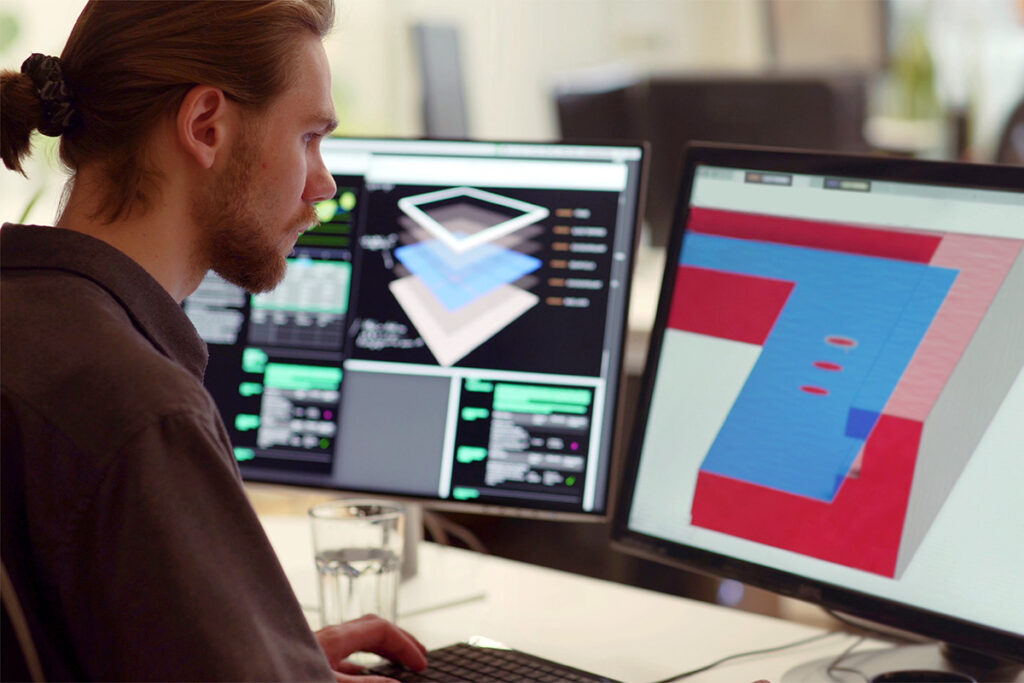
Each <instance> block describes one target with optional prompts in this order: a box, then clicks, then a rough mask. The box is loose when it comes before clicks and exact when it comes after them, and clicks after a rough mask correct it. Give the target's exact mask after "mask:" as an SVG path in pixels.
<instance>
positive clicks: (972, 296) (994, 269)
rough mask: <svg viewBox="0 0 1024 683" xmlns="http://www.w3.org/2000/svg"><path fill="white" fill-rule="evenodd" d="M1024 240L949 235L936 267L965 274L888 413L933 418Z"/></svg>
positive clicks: (937, 253) (952, 290)
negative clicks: (941, 397)
mask: <svg viewBox="0 0 1024 683" xmlns="http://www.w3.org/2000/svg"><path fill="white" fill-rule="evenodd" d="M1022 246H1024V241H1021V240H1014V239H1007V238H1001V237H983V236H979V235H946V236H945V237H943V238H942V242H941V243H940V244H939V248H938V249H936V250H935V255H934V256H933V257H932V260H931V263H930V265H933V266H939V267H942V268H956V269H958V270H959V271H960V273H959V275H957V278H956V280H955V281H954V282H953V286H952V287H951V288H950V290H949V293H948V294H947V295H946V300H945V302H943V304H942V308H940V309H939V312H938V314H936V316H935V319H934V320H933V321H932V325H931V327H930V328H929V329H928V332H927V334H925V336H924V339H922V340H921V343H920V345H918V347H917V351H916V352H915V353H914V357H913V358H912V359H911V360H910V364H909V365H908V366H907V369H906V371H905V372H904V373H903V377H902V378H901V379H900V382H899V384H898V385H897V386H896V390H895V391H894V392H893V395H892V396H891V397H890V399H889V403H888V405H887V406H886V408H885V412H886V413H888V414H890V415H896V416H899V417H905V418H907V419H910V420H924V419H925V418H926V417H928V413H929V412H930V411H931V409H932V406H933V405H934V404H935V401H936V400H938V398H939V394H940V393H942V389H943V388H944V387H945V386H946V383H947V382H948V381H949V378H950V376H951V375H952V374H953V369H954V368H955V367H956V364H957V363H958V362H959V361H960V357H961V356H962V355H963V354H964V351H965V350H966V349H967V345H968V343H970V341H971V338H972V337H973V336H974V333H975V331H977V329H978V325H980V324H981V321H982V319H983V318H984V317H985V313H986V312H987V311H988V307H989V306H990V305H991V304H992V299H994V298H995V295H996V292H997V291H999V288H1000V287H1001V286H1002V284H1003V280H1005V279H1006V275H1007V274H1008V273H1009V272H1010V268H1011V266H1012V265H1013V263H1014V261H1015V260H1016V259H1017V255H1018V254H1019V253H1020V250H1021V248H1022Z"/></svg>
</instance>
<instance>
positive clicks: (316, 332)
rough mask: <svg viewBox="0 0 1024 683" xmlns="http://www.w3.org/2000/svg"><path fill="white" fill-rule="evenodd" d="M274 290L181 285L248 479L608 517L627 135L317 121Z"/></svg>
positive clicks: (640, 155)
mask: <svg viewBox="0 0 1024 683" xmlns="http://www.w3.org/2000/svg"><path fill="white" fill-rule="evenodd" d="M322 152H323V157H324V161H325V163H326V164H327V167H328V169H329V170H330V171H331V173H332V174H333V176H334V178H335V181H336V182H337V186H338V190H337V193H336V196H335V197H334V198H333V199H331V200H329V201H324V202H322V203H320V204H319V205H318V206H317V212H318V214H319V217H320V220H321V221H322V222H321V224H320V225H319V226H318V227H316V228H314V229H312V230H310V231H308V232H306V233H305V234H304V235H302V237H300V238H299V240H298V243H297V245H296V247H295V251H294V253H293V254H292V255H291V257H290V258H289V261H288V269H287V274H286V275H285V278H284V280H283V282H282V283H281V284H280V285H278V287H277V288H276V289H274V290H273V291H271V292H268V293H265V294H256V295H249V294H246V293H245V292H243V291H242V290H241V289H239V288H238V287H235V286H234V285H231V284H228V283H226V282H225V281H224V280H222V279H221V278H220V277H218V276H217V275H215V274H212V273H211V274H210V275H208V276H207V277H206V279H205V280H204V281H203V283H202V284H201V285H200V287H199V288H198V290H197V291H196V292H195V294H193V295H192V296H191V297H189V298H188V299H187V300H186V301H185V303H184V306H185V311H186V313H187V314H188V315H189V316H190V318H191V319H192V321H193V322H194V323H195V325H196V327H197V329H198V330H199V332H200V334H201V336H202V337H203V338H204V339H205V340H206V341H207V343H208V345H209V349H210V361H209V366H208V368H207V372H206V386H207V387H208V389H209V390H210V392H211V393H212V395H213V397H214V399H215V401H216V403H217V405H218V406H219V407H220V409H221V411H222V413H223V417H224V421H225V423H226V425H227V428H228V432H229V435H230V437H231V440H232V443H233V445H234V449H235V455H236V456H237V458H238V461H239V464H240V467H241V471H242V475H243V477H244V478H245V479H247V480H250V481H261V482H274V483H283V484H294V485H302V486H310V487H321V488H329V489H341V490H345V491H352V492H365V493H372V494H381V495H387V496H398V497H407V498H411V499H418V500H422V501H428V502H431V503H433V504H434V505H433V507H440V508H445V507H450V508H452V509H457V510H473V511H484V512H490V513H495V514H513V515H523V516H536V517H542V518H571V519H580V520H584V519H587V520H595V521H596V520H600V519H602V518H606V516H607V498H608V480H609V476H610V473H611V445H612V440H613V436H614V434H615V426H616V425H615V423H616V414H617V410H616V408H617V401H616V399H617V396H618V389H619V383H620V382H619V380H620V371H621V362H622V354H623V344H624V339H625V331H626V330H625V328H626V320H627V306H628V302H629V292H630V278H631V269H632V262H633V252H634V246H635V243H636V229H635V226H636V224H637V220H638V217H637V214H638V211H639V210H640V198H641V196H642V195H641V190H642V172H643V168H644V150H643V147H642V146H638V145H626V144H609V145H560V144H544V143H537V144H531V143H521V142H515V143H501V142H467V141H438V140H402V139H340V138H339V139H328V140H325V141H324V142H323V147H322Z"/></svg>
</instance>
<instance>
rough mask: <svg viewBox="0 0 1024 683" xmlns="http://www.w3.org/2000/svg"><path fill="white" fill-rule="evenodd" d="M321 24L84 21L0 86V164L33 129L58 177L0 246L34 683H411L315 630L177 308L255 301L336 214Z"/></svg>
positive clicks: (6, 416)
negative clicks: (328, 209) (367, 664)
mask: <svg viewBox="0 0 1024 683" xmlns="http://www.w3.org/2000/svg"><path fill="white" fill-rule="evenodd" d="M333 11H334V8H333V4H332V0H269V1H267V2H234V1H232V0H228V1H222V2H184V1H176V0H168V1H157V0H150V1H148V2H131V1H123V0H122V1H114V0H92V1H91V2H90V3H89V4H88V5H87V7H86V8H85V10H84V11H83V12H82V15H81V16H80V17H79V19H78V22H77V23H76V25H75V27H74V30H73V31H72V34H71V36H70V38H69V39H68V43H67V45H66V47H65V49H64V51H63V53H62V55H61V58H60V59H56V58H52V57H45V56H42V55H33V56H32V57H30V58H29V59H28V60H26V62H25V64H24V65H23V67H22V72H21V73H15V72H4V73H3V74H2V82H0V99H2V101H0V110H2V116H3V128H2V131H0V138H2V139H0V143H2V144H0V152H2V156H3V159H4V162H5V164H6V165H7V166H8V167H9V168H13V169H16V170H20V161H21V159H22V158H23V156H24V155H25V154H26V153H27V152H28V150H29V144H30V137H29V136H30V134H31V133H32V131H33V130H34V129H36V128H38V129H39V130H40V131H41V132H43V133H45V134H48V135H60V136H61V158H62V160H63V161H64V162H65V164H66V165H67V166H68V167H69V168H70V169H71V172H72V178H71V180H70V181H69V191H68V192H67V193H66V203H65V205H64V207H63V209H62V211H61V212H60V216H59V218H58V220H57V222H56V226H55V227H39V226H15V225H7V226H5V227H4V228H3V230H2V231H0V256H2V277H3V280H2V288H0V292H2V304H0V314H2V328H0V329H2V335H3V339H2V345H0V349H2V351H0V353H2V358H0V367H2V383H0V384H2V395H0V398H2V418H3V423H2V432H0V434H2V450H0V454H2V465H3V470H2V486H3V491H2V506H3V509H2V519H3V523H2V531H3V538H2V540H3V546H2V553H3V554H2V560H3V568H4V577H3V578H4V605H5V611H6V612H7V614H10V615H11V621H12V622H15V623H14V631H16V632H17V631H19V629H20V635H21V636H22V637H21V638H19V639H18V645H19V647H21V649H22V651H23V652H25V654H26V661H27V663H28V664H29V665H30V673H36V674H38V673H40V672H38V670H37V669H38V668H39V667H36V666H35V663H36V660H38V664H39V665H41V669H42V672H41V674H42V675H43V676H45V677H47V678H55V679H74V680H86V679H103V680H117V679H129V680H150V679H160V680H186V679H193V680H196V679H198V680H214V679H230V680H267V679H278V680H332V679H334V678H337V679H338V680H346V679H348V678H349V675H351V674H355V673H356V672H357V667H355V666H353V665H351V664H350V663H348V662H346V661H345V658H346V657H347V656H348V655H349V654H350V653H352V652H354V651H357V650H371V651H375V652H378V653H380V654H382V655H385V656H387V657H390V658H392V659H396V660H398V661H401V662H403V663H404V664H406V665H407V666H409V667H411V668H415V669H422V668H424V667H425V666H426V659H425V656H424V649H423V647H422V646H421V645H420V644H419V643H418V642H417V641H416V640H415V639H414V638H412V637H411V636H410V635H408V634H407V633H405V632H404V631H402V630H400V629H398V628H397V627H395V626H393V625H392V624H389V623H387V622H385V621H383V620H381V619H379V618H376V617H371V618H364V619H361V620H357V621H355V622H349V623H347V624H343V625H340V626H333V627H329V628H327V629H324V630H322V631H319V632H318V633H316V634H313V633H311V632H310V630H309V628H308V627H307V626H306V622H305V619H304V617H303V615H302V612H301V609H300V607H299V605H298V604H297V602H296V600H295V597H294V595H293V593H292V592H291V589H290V587H289V585H288V583H287V580H286V578H285V576H284V573H283V572H282V570H281V568H280V565H279V564H278V562H277V559H276V557H275V555H274V553H273V550H272V548H271V547H270V545H269V543H268V541H267V539H266V537H265V535H264V534H263V531H262V528H261V527H260V524H259V521H258V519H257V518H256V516H255V514H254V512H253V510H252V508H251V507H250V506H249V503H248V500H247V498H246V496H245V491H244V489H243V487H242V484H241V480H240V478H239V473H238V468H237V465H236V464H235V461H234V458H233V456H232V452H231V447H230V443H229V440H228V437H227V433H226V431H225V429H224V426H223V424H222V423H221V421H220V418H219V416H218V413H217V411H216V409H215V406H214V405H213V402H212V400H211V399H210V397H209V394H207V393H206V391H205V390H204V388H203V387H202V384H201V380H202V375H203V372H204V369H205V365H206V359H207V351H206V347H205V345H204V344H203V342H202V341H201V340H200V338H199V337H198V336H197V334H196V332H195V330H194V328H193V327H192V326H191V324H190V322H189V321H188V319H187V318H186V317H185V315H184V314H183V312H182V310H181V307H180V302H181V301H182V299H184V298H185V297H186V296H187V295H189V294H190V293H191V292H192V291H194V290H195V288H196V287H197V286H198V284H199V282H200V281H201V279H202V278H203V276H204V275H205V273H206V272H207V271H208V270H210V269H212V270H215V271H216V272H218V273H219V274H220V275H222V276H223V277H225V278H226V279H228V280H230V281H232V282H234V283H236V284H238V285H241V286H243V287H246V288H247V289H249V290H250V291H264V290H267V289H270V288H272V287H273V286H274V285H275V284H277V282H278V281H280V279H281V278H282V276H283V274H284V269H285V257H286V256H287V254H288V253H289V252H290V251H291V249H292V247H293V245H294V244H295V240H296V239H297V237H298V235H299V234H300V233H301V231H302V230H303V229H305V228H307V227H309V226H310V224H311V223H313V222H314V220H315V214H314V211H313V205H314V203H315V202H317V201H319V200H323V199H326V198H329V197H331V196H333V194H334V191H335V186H334V181H333V179H332V178H331V176H330V174H329V173H328V172H327V170H326V168H325V167H324V165H323V162H322V159H321V158H320V151H319V142H320V139H321V138H322V137H323V136H325V135H326V134H328V133H329V132H330V131H331V130H332V129H333V128H334V127H335V120H334V118H335V117H334V109H333V105H332V100H331V93H330V74H329V70H328V64H327V57H326V54H325V52H324V48H323V45H322V39H323V37H324V35H325V34H326V33H327V31H328V30H329V29H330V27H331V24H332V22H333ZM15 598H16V602H17V603H19V605H20V607H21V608H23V609H22V610H19V609H17V607H16V606H15V607H12V608H11V609H8V607H9V606H10V605H12V604H13V603H14V602H15ZM5 618H6V615H5ZM9 647H11V644H10V643H8V642H7V641H6V640H5V642H4V657H3V660H4V662H5V669H6V665H7V663H8V662H9V661H10V660H12V659H13V657H12V656H11V651H10V650H9V649H8V648H9ZM325 655H326V656H325ZM31 669H35V670H34V671H33V670H31ZM332 669H333V671H332ZM7 673H8V672H7V671H5V678H7V677H8V676H7ZM359 680H361V681H366V680H373V679H372V678H360V679H359Z"/></svg>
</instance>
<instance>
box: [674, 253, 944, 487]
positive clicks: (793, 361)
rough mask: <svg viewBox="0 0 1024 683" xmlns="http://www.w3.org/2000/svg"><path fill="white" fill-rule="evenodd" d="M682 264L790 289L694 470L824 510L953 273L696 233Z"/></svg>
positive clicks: (925, 328)
mask: <svg viewBox="0 0 1024 683" xmlns="http://www.w3.org/2000/svg"><path fill="white" fill-rule="evenodd" d="M682 263H683V264H685V265H691V266H697V267H702V268H711V269H715V270H721V271H725V272H733V273H742V274H747V275H755V276H759V277H768V278H775V279H781V280H789V281H792V282H795V283H796V284H795V286H794V288H793V292H792V293H791V294H790V297H789V299H788V301H787V302H786V306H785V308H783V310H782V312H781V313H780V315H779V318H778V320H777V321H776V323H775V327H774V328H773V330H772V333H771V334H770V335H769V337H768V338H767V339H766V340H765V343H764V345H763V347H762V352H761V355H760V357H759V359H758V361H757V363H756V364H755V365H754V368H753V370H752V371H751V373H750V376H749V377H748V378H747V382H746V384H745V385H744V386H743V389H742V390H741V391H740V394H739V396H738V397H737V399H736V402H735V403H734V404H733V407H732V410H731V411H730V413H729V415H728V416H727V417H726V419H725V422H724V423H723V425H722V427H721V429H720V430H719V433H718V435H717V437H716V439H715V441H714V443H713V444H712V447H711V449H710V451H709V452H708V455H707V457H706V458H705V460H704V463H703V465H702V468H701V469H703V470H705V471H708V472H713V473H716V474H720V475H723V476H728V477H732V478H735V479H739V480H742V481H748V482H751V483H756V484H760V485H762V486H767V487H771V488H775V489H779V490H782V491H788V492H790V493H794V494H797V495H802V496H806V497H810V498H815V499H819V500H824V501H831V500H832V499H833V498H834V497H835V494H836V493H837V492H838V489H839V486H840V485H841V484H842V482H843V479H844V478H845V476H846V473H847V472H848V471H849V469H850V466H851V465H852V464H853V461H854V460H855V459H856V457H857V454H858V452H860V450H861V448H862V447H863V445H864V441H865V440H866V439H867V437H868V436H869V435H870V432H871V429H872V428H873V426H874V423H875V422H876V421H877V415H878V414H879V413H881V412H882V410H883V408H884V407H885V404H886V403H887V402H888V400H889V397H890V396H891V395H892V392H893V390H894V389H895V387H896V384H897V383H898V382H899V380H900V377H901V376H902V375H903V372H904V370H905V369H906V367H907V365H908V363H909V362H910V359H911V358H912V356H913V355H914V352H915V351H916V349H917V346H918V344H919V343H920V342H921V339H922V338H923V337H924V335H925V333H926V332H927V330H928V327H929V326H930V324H931V321H932V319H933V318H934V317H935V314H936V313H937V312H938V310H939V308H940V307H941V305H942V302H943V301H944V300H945V297H946V294H947V293H948V291H949V288H950V287H951V286H952V284H953V281H954V280H955V279H956V275H957V272H958V271H956V270H953V269H949V268H938V267H934V266H929V265H926V264H920V263H910V262H907V261H898V260H894V259H884V258H878V257H873V256H863V255H858V254H848V253H843V252H834V251H827V250H821V249H811V248H807V247H797V246H791V245H784V244H776V243H767V242H755V241H752V240H739V239H734V238H729V237H718V236H713V235H703V234H691V235H689V236H688V237H687V247H686V250H685V252H684V254H683V258H682ZM830 336H838V337H844V338H847V339H851V340H853V341H854V342H855V345H854V346H852V347H844V346H840V345H836V344H830V343H828V342H827V341H826V340H827V339H828V338H829V337H830ZM815 361H826V362H830V363H836V364H838V365H840V366H842V370H841V371H839V372H830V371H825V370H821V369H819V368H816V367H815V366H814V362H815ZM802 387H807V389H802ZM822 391H823V392H825V393H822ZM854 411H857V417H856V418H853V417H852V415H853V412H854ZM871 414H874V415H875V418H874V419H871V420H869V418H868V416H869V415H871ZM851 425H852V430H853V432H852V433H850V430H851Z"/></svg>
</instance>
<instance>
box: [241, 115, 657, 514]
mask: <svg viewBox="0 0 1024 683" xmlns="http://www.w3.org/2000/svg"><path fill="white" fill-rule="evenodd" d="M338 141H342V142H343V141H355V142H357V143H358V142H365V143H368V144H375V143H396V144H399V145H401V144H410V145H415V144H417V143H453V144H459V145H476V144H478V145H498V146H514V147H523V148H529V147H537V148H544V147H562V148H569V147H591V148H599V147H600V148H614V149H623V150H627V149H628V150H635V151H637V152H639V157H638V159H637V165H638V169H639V170H638V173H637V177H638V186H637V198H636V199H637V201H636V206H635V207H634V211H633V216H632V226H633V227H632V229H633V235H632V248H631V252H630V254H629V263H628V265H629V273H630V275H631V277H630V278H629V279H628V280H627V282H625V283H624V284H623V286H622V288H621V289H622V290H623V295H624V296H625V297H626V302H627V305H626V307H625V309H624V310H625V314H624V315H623V318H622V321H621V329H620V330H619V334H620V340H621V342H620V353H619V354H618V358H617V359H615V360H614V361H613V366H612V368H610V370H611V375H614V376H615V377H616V378H617V380H616V381H617V384H616V392H615V400H614V404H613V405H614V409H615V414H614V416H613V417H614V419H613V420H612V424H611V430H610V432H609V442H610V443H609V444H608V451H607V457H608V460H609V462H608V465H607V467H608V478H607V483H606V486H605V491H604V497H603V505H602V509H601V510H600V511H594V512H586V511H575V510H559V509H550V508H534V507H525V506H523V505H517V504H508V505H505V504H499V503H481V502H475V501H471V500H466V501H456V500H445V499H440V498H432V497H425V496H422V495H417V494H409V493H401V492H397V491H379V490H374V489H360V488H346V487H344V486H343V485H332V484H330V483H328V482H324V483H319V482H318V483H310V482H308V481H301V480H296V481H286V479H287V476H286V477H282V478H277V477H274V476H273V475H271V474H270V473H269V472H268V470H266V469H263V470H257V471H248V472H246V471H245V469H244V468H243V471H242V478H243V480H244V481H246V482H253V483H260V484H271V485H275V486H286V487H290V488H294V489H301V490H306V491H330V492H332V493H334V492H336V493H338V495H348V494H351V495H361V496H368V495H369V496H375V497H381V498H388V499H393V500H396V501H403V502H406V503H410V504H416V505H420V506H422V507H424V508H426V509H430V510H438V511H442V512H452V513H468V514H479V515H490V516H496V517H511V518H519V519H536V520H543V521H560V522H585V523H607V522H609V521H610V519H611V514H612V510H613V506H614V496H615V492H616V491H617V490H618V475H619V472H620V470H621V467H620V462H619V461H618V449H617V448H616V443H615V442H616V440H617V439H618V438H619V437H620V436H621V435H622V434H624V433H625V430H627V429H628V425H627V424H624V420H623V411H624V410H626V405H625V400H624V396H623V391H622V389H623V387H624V385H625V383H626V380H627V375H626V362H625V357H626V345H627V343H628V339H629V300H630V297H631V296H632V284H633V276H634V275H635V268H636V258H637V252H638V250H639V249H640V245H641V242H642V220H643V215H644V210H645V208H646V206H645V205H646V199H647V183H648V173H649V166H650V145H649V144H648V143H647V142H646V141H644V140H603V139H587V140H561V139H557V140H497V139H481V138H440V137H403V136H349V135H343V136H341V135H332V136H330V137H328V138H325V140H324V145H326V146H328V147H330V146H332V145H333V144H335V143H336V142H338ZM534 158H540V157H534ZM327 170H328V172H330V173H331V175H332V176H338V175H344V174H341V173H338V172H335V171H332V170H331V169H330V167H328V168H327ZM611 375H610V376H611Z"/></svg>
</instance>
